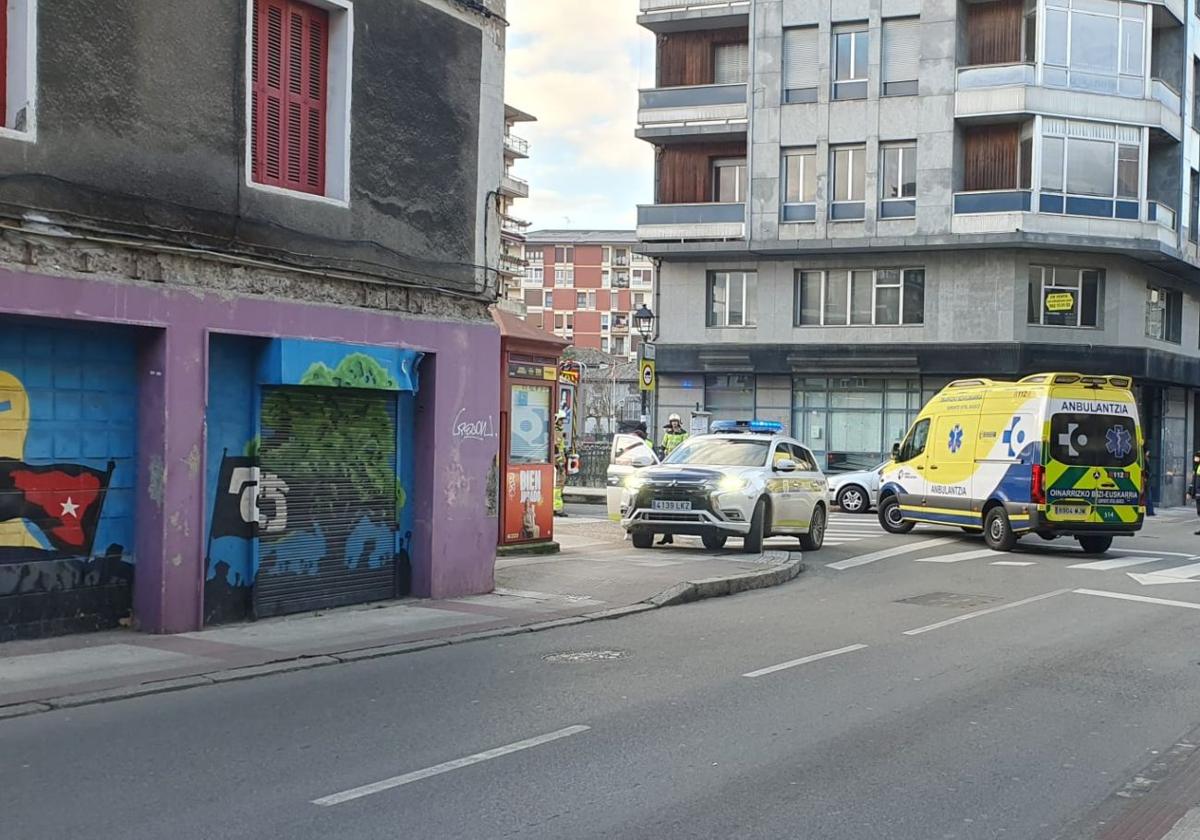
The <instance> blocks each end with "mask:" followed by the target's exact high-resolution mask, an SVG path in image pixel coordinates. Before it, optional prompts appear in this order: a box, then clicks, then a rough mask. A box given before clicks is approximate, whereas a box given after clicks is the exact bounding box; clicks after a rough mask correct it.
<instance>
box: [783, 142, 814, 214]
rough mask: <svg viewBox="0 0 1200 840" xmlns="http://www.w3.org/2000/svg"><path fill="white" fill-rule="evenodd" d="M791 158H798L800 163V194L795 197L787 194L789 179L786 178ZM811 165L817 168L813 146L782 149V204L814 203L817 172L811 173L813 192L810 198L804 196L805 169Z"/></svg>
mask: <svg viewBox="0 0 1200 840" xmlns="http://www.w3.org/2000/svg"><path fill="white" fill-rule="evenodd" d="M792 158H799V159H800V160H801V161H802V163H801V165H800V179H799V184H800V192H801V195H800V197H799V198H797V199H793V198H792V197H791V196H790V195H788V187H789V179H788V161H790V160H791V159H792ZM809 165H811V166H812V168H813V169H814V170H816V169H817V150H816V148H815V147H812V146H809V147H806V148H799V149H784V151H783V203H784V204H816V202H817V173H816V172H814V174H813V194H812V198H804V195H803V193H804V176H805V175H806V174H807V173H806V170H807V168H808V166H809Z"/></svg>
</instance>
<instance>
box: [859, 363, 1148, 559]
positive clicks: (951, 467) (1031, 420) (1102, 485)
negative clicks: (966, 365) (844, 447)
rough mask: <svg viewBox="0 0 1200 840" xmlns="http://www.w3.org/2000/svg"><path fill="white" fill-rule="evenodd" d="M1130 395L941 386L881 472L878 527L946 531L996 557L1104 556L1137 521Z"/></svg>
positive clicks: (1062, 378)
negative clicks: (1034, 550)
mask: <svg viewBox="0 0 1200 840" xmlns="http://www.w3.org/2000/svg"><path fill="white" fill-rule="evenodd" d="M1132 384H1133V383H1132V380H1131V379H1130V378H1129V377H1127V376H1087V375H1082V374H1078V373H1039V374H1037V375H1035V376H1027V377H1025V378H1024V379H1022V380H1020V381H1019V382H993V381H991V380H989V379H964V380H959V381H957V382H951V383H950V384H949V385H947V386H946V387H945V388H944V389H943V390H942V391H941V392H940V393H939V394H938V395H937V396H936V397H934V398H933V399H932V400H930V401H929V403H928V404H927V405H926V406H925V408H924V409H922V410H921V413H920V414H919V415H918V416H917V420H916V422H915V423H913V426H912V428H911V429H909V432H908V435H907V436H906V437H905V439H904V442H903V443H899V444H896V447H895V449H894V450H893V452H892V461H891V463H889V464H888V465H887V466H885V467H884V468H883V473H882V475H881V478H880V490H879V523H880V524H881V525H882V526H883V528H884V529H885V530H887V531H889V532H891V533H893V534H903V533H906V532H908V531H911V530H912V528H913V526H914V525H915V524H916V523H918V522H926V523H934V524H938V525H957V526H959V527H961V528H962V529H963V530H965V531H970V532H975V533H978V532H980V531H982V533H983V538H984V540H985V541H986V543H987V545H988V547H989V548H992V549H995V550H996V551H1009V550H1010V549H1012V547H1013V546H1014V545H1015V544H1016V542H1017V540H1018V539H1019V538H1020V537H1021V536H1023V535H1025V534H1030V533H1036V534H1038V535H1039V536H1042V537H1044V538H1046V539H1054V538H1055V537H1060V536H1070V537H1074V538H1075V539H1077V540H1078V541H1079V544H1080V546H1081V547H1082V548H1083V550H1084V551H1086V552H1089V553H1101V552H1104V551H1107V550H1108V548H1109V546H1110V545H1112V540H1113V537H1117V536H1130V535H1132V534H1134V533H1135V532H1137V531H1138V530H1140V529H1141V527H1142V520H1143V518H1144V516H1145V497H1144V495H1143V480H1142V475H1143V466H1144V465H1143V463H1142V452H1143V445H1142V430H1141V425H1140V424H1139V423H1138V412H1137V403H1136V402H1135V400H1134V398H1133V394H1132V393H1131V392H1130V387H1131V386H1132Z"/></svg>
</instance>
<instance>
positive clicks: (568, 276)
mask: <svg viewBox="0 0 1200 840" xmlns="http://www.w3.org/2000/svg"><path fill="white" fill-rule="evenodd" d="M574 286H575V267H574V266H573V265H556V266H554V288H556V289H570V288H573V287H574Z"/></svg>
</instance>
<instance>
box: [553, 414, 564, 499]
mask: <svg viewBox="0 0 1200 840" xmlns="http://www.w3.org/2000/svg"><path fill="white" fill-rule="evenodd" d="M566 422H567V412H565V411H562V410H561V409H560V410H559V412H558V414H556V415H554V515H555V516H566V515H567V512H566V511H565V510H564V509H563V488H564V487H566V485H567V432H566V429H565V428H564V424H565V423H566Z"/></svg>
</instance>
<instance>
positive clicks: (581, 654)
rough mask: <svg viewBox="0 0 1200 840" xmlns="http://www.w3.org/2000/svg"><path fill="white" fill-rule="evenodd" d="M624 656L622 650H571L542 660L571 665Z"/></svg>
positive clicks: (605, 660) (549, 655)
mask: <svg viewBox="0 0 1200 840" xmlns="http://www.w3.org/2000/svg"><path fill="white" fill-rule="evenodd" d="M624 656H625V651H623V650H572V651H565V652H563V653H551V654H548V655H546V656H543V657H542V658H543V659H545V660H546V661H547V662H552V663H555V664H559V663H566V664H573V663H578V662H608V661H610V660H612V659H621V658H622V657H624Z"/></svg>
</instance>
